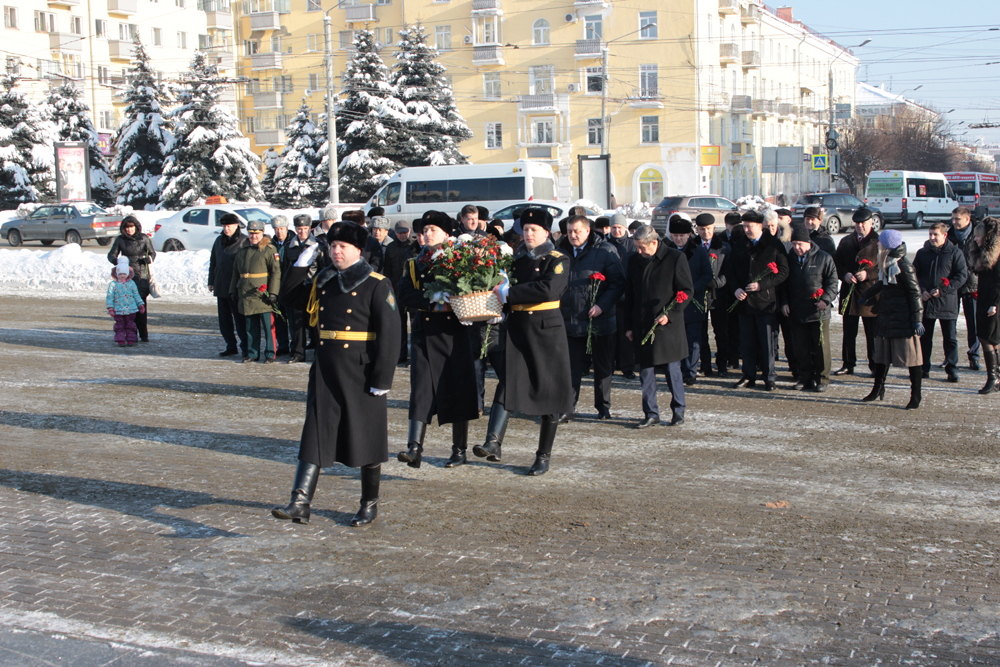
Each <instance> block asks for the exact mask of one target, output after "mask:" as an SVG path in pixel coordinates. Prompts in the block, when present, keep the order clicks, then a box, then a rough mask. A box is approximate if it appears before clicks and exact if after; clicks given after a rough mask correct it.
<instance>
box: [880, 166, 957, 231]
mask: <svg viewBox="0 0 1000 667" xmlns="http://www.w3.org/2000/svg"><path fill="white" fill-rule="evenodd" d="M865 203H867V204H871V205H872V206H875V207H877V208H879V209H881V211H882V220H883V222H885V223H890V222H909V223H912V224H913V228H914V229H920V228H921V227H923V226H924V221H925V220H950V219H951V212H952V211H953V210H955V209H956V208H958V206H959V203H958V201H956V200H955V193H954V191H953V190H952V189H951V185H949V184H948V179H946V178H945V177H944V174H941V173H936V172H929V171H899V170H893V169H886V170H882V171H873V172H871V173H869V174H868V184H867V186H866V187H865Z"/></svg>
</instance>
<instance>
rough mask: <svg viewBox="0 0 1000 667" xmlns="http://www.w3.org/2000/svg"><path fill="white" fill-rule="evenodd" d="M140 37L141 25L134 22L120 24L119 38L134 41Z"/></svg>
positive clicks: (124, 40)
mask: <svg viewBox="0 0 1000 667" xmlns="http://www.w3.org/2000/svg"><path fill="white" fill-rule="evenodd" d="M138 37H139V26H137V25H136V24H134V23H119V24H118V39H120V40H122V41H123V42H134V41H135V40H136V39H138Z"/></svg>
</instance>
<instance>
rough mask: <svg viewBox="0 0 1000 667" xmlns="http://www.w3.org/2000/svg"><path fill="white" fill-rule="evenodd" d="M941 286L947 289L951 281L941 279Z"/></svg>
mask: <svg viewBox="0 0 1000 667" xmlns="http://www.w3.org/2000/svg"><path fill="white" fill-rule="evenodd" d="M941 284H942V285H944V286H945V287H947V286H948V285H950V284H951V281H950V280H948V279H947V278H942V279H941Z"/></svg>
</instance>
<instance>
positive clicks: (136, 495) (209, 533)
mask: <svg viewBox="0 0 1000 667" xmlns="http://www.w3.org/2000/svg"><path fill="white" fill-rule="evenodd" d="M0 486H6V487H8V488H11V489H16V490H18V491H21V492H24V493H36V494H40V495H44V496H48V497H50V498H54V499H56V500H62V501H66V502H71V503H76V504H79V505H90V506H92V507H99V508H101V509H106V510H111V511H112V512H120V513H121V514H127V515H129V516H134V517H138V518H140V519H145V520H147V521H153V522H155V523H159V524H162V525H164V526H166V527H167V528H171V529H172V530H173V531H174V533H173V534H172V535H164V537H186V538H207V537H246V535H241V534H239V533H233V532H230V531H228V530H222V529H220V528H213V527H212V526H206V525H205V524H202V523H198V522H197V521H190V520H188V519H182V518H179V517H175V516H171V515H170V514H165V513H163V512H161V511H159V510H158V509H157V508H158V507H161V506H167V507H169V508H173V509H181V510H186V509H192V508H195V507H202V506H205V505H227V506H234V507H248V508H252V509H260V510H264V509H270V508H271V505H270V504H265V503H257V502H248V501H245V500H232V499H228V498H216V497H215V496H213V495H211V494H208V493H200V492H197V491H183V490H180V489H170V488H164V487H159V486H148V485H146V484H128V483H124V482H110V481H107V480H103V479H89V478H86V477H69V476H66V475H50V474H46V473H37V472H24V471H20V470H9V469H0Z"/></svg>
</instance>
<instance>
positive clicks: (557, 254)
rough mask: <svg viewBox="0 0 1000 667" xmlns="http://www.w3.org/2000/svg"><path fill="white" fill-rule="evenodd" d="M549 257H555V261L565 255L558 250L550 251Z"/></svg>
mask: <svg viewBox="0 0 1000 667" xmlns="http://www.w3.org/2000/svg"><path fill="white" fill-rule="evenodd" d="M549 256H550V257H555V258H556V259H559V258H560V257H565V256H566V255H564V254H562V253H561V252H559V251H558V250H550V251H549Z"/></svg>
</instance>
